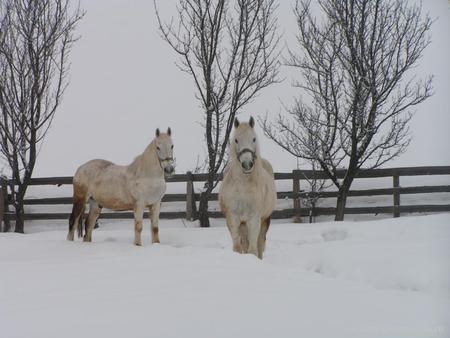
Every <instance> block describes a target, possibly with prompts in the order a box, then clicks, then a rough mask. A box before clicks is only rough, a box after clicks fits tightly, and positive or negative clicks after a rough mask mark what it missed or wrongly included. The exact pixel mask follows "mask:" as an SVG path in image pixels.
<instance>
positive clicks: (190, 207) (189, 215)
mask: <svg viewBox="0 0 450 338" xmlns="http://www.w3.org/2000/svg"><path fill="white" fill-rule="evenodd" d="M186 176H187V180H186V220H188V221H193V220H195V218H196V216H197V206H196V204H195V192H194V177H193V175H192V172H190V171H188V172H187V173H186Z"/></svg>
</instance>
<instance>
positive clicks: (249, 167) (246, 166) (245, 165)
mask: <svg viewBox="0 0 450 338" xmlns="http://www.w3.org/2000/svg"><path fill="white" fill-rule="evenodd" d="M241 167H242V170H243V171H244V173H245V174H250V173H251V172H252V171H253V168H254V167H255V162H254V161H253V160H250V161H244V162H241Z"/></svg>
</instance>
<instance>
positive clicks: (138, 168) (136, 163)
mask: <svg viewBox="0 0 450 338" xmlns="http://www.w3.org/2000/svg"><path fill="white" fill-rule="evenodd" d="M155 154H156V152H155V140H153V141H152V142H151V143H150V144H149V145H148V146H147V147H146V148H145V150H144V151H143V152H142V154H140V155H138V156H136V157H135V158H134V160H133V162H131V164H130V165H129V166H128V169H129V170H130V171H131V172H133V173H135V174H139V173H142V172H147V171H149V170H151V168H152V165H153V162H156V161H155V160H157V159H156V156H155ZM158 167H159V166H158Z"/></svg>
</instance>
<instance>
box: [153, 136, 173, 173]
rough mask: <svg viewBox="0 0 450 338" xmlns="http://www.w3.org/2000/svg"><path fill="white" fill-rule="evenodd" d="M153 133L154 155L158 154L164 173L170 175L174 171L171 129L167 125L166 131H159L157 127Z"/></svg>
mask: <svg viewBox="0 0 450 338" xmlns="http://www.w3.org/2000/svg"><path fill="white" fill-rule="evenodd" d="M155 135H156V138H155V146H156V155H157V156H158V160H159V164H160V165H161V168H162V169H163V171H164V175H165V176H171V175H172V174H173V173H174V172H175V165H174V163H175V161H174V158H173V142H172V137H171V136H172V130H171V129H170V127H169V128H167V133H161V132H160V131H159V128H157V129H156V133H155Z"/></svg>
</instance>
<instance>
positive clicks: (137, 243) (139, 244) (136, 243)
mask: <svg viewBox="0 0 450 338" xmlns="http://www.w3.org/2000/svg"><path fill="white" fill-rule="evenodd" d="M134 245H136V246H142V243H140V242H134Z"/></svg>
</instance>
